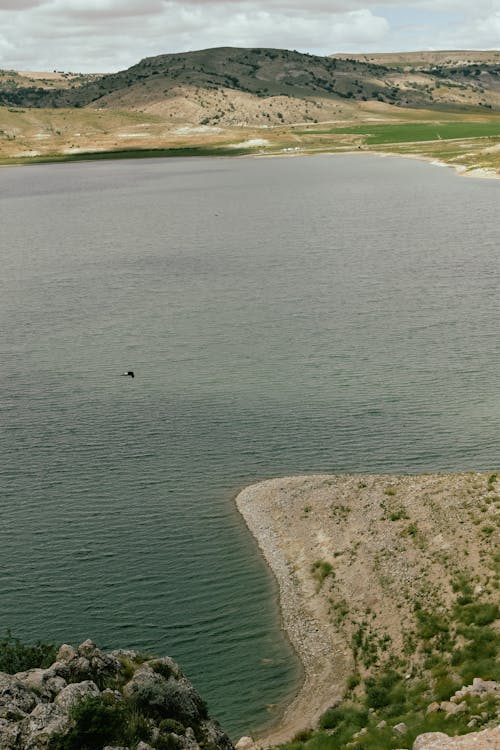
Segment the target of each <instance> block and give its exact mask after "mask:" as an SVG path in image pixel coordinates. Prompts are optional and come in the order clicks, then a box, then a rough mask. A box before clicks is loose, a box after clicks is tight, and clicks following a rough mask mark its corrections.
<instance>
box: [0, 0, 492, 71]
mask: <svg viewBox="0 0 500 750" xmlns="http://www.w3.org/2000/svg"><path fill="white" fill-rule="evenodd" d="M395 14H397V18H398V22H397V24H396V22H395V21H394V20H393V19H394V18H395ZM405 19H407V23H405ZM1 38H3V40H4V41H3V43H0V67H17V68H21V69H30V68H31V69H53V68H58V69H65V70H82V71H83V70H89V71H91V70H95V71H106V70H108V71H111V70H119V69H121V68H124V67H128V66H129V65H132V64H133V63H135V62H137V61H138V60H139V59H140V58H142V57H146V56H151V55H156V54H162V53H166V52H178V51H185V50H189V49H200V48H205V47H213V46H271V47H285V48H291V49H299V50H302V51H308V52H313V53H316V54H329V53H333V52H363V51H391V50H399V49H422V48H429V47H430V46H432V47H433V48H448V49H449V48H450V47H464V46H466V47H472V48H486V47H498V45H499V42H500V0H476V1H475V2H474V3H470V0H467V2H466V0H380V2H378V1H377V0H0V39H1Z"/></svg>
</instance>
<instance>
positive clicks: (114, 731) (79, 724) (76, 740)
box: [49, 694, 127, 750]
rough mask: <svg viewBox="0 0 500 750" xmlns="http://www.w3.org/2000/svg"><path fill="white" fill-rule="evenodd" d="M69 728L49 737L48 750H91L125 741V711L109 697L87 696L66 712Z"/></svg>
mask: <svg viewBox="0 0 500 750" xmlns="http://www.w3.org/2000/svg"><path fill="white" fill-rule="evenodd" d="M70 717H71V719H72V721H73V726H72V727H71V729H70V730H69V732H67V733H66V734H64V735H56V736H53V737H52V738H51V740H50V742H49V748H50V750H95V748H97V747H103V746H104V745H106V744H109V743H114V742H121V741H122V740H125V737H124V729H125V726H126V718H127V717H126V708H125V706H124V705H123V703H121V702H118V701H117V700H116V698H115V697H114V696H112V695H109V694H106V695H96V696H90V697H89V698H86V699H85V700H83V701H80V702H79V703H76V704H75V705H74V706H73V708H72V709H71V711H70Z"/></svg>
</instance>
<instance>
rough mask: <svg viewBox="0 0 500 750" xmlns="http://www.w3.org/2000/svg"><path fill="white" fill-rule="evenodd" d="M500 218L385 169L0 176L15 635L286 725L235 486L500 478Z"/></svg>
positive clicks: (63, 171)
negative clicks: (279, 479) (86, 649)
mask: <svg viewBox="0 0 500 750" xmlns="http://www.w3.org/2000/svg"><path fill="white" fill-rule="evenodd" d="M499 208H500V182H499V181H495V180H474V179H463V178H459V177H457V176H456V175H455V174H454V173H453V172H452V171H451V170H448V169H442V168H441V169H440V168H438V167H436V166H431V165H429V164H426V163H421V162H417V161H413V160H403V159H398V158H380V157H376V156H368V155H359V156H349V155H345V156H317V157H309V158H307V157H303V158H287V159H284V158H283V159H197V158H191V159H163V160H162V159H147V160H130V161H126V160H124V161H109V162H94V163H88V162H87V163H72V164H59V165H38V166H32V167H23V168H5V169H1V170H0V222H1V223H0V226H1V240H0V252H1V264H2V265H1V268H2V272H1V279H0V291H1V294H0V324H1V338H0V351H1V361H2V367H1V372H0V383H1V390H0V397H1V403H0V420H1V433H0V456H1V462H0V482H1V487H2V501H1V502H2V505H1V507H2V522H1V526H0V601H1V610H0V630H1V631H3V632H4V631H5V629H7V628H11V629H12V631H13V633H14V634H15V635H17V636H19V637H21V638H23V639H27V640H36V639H38V638H40V639H43V640H54V641H57V642H71V643H74V644H76V643H79V642H81V641H82V640H84V639H85V638H88V637H91V638H92V639H93V640H94V641H95V642H96V643H97V644H98V645H99V646H100V647H101V648H105V649H111V648H116V647H124V648H125V647H130V648H138V649H141V650H145V651H149V652H154V653H159V654H169V655H171V656H173V657H174V658H175V659H177V660H178V661H179V662H180V663H181V665H182V667H183V669H184V671H185V672H186V674H187V675H188V676H189V677H190V678H191V679H192V680H193V682H194V683H195V684H196V686H197V687H198V688H199V689H200V692H201V693H202V695H203V696H204V697H205V698H206V699H207V701H208V703H209V708H210V710H211V711H212V712H213V713H214V714H215V715H216V716H217V717H218V718H219V720H220V721H221V723H222V724H223V726H224V727H225V728H226V729H227V730H228V731H229V732H230V733H231V734H232V736H233V737H236V738H237V737H238V736H240V735H241V734H242V733H248V732H249V731H251V730H254V729H256V728H258V727H259V726H262V725H263V724H265V723H266V722H268V721H270V720H272V719H273V718H275V717H276V715H277V712H278V711H279V706H280V704H281V703H282V702H283V701H284V700H286V698H287V697H288V696H289V695H290V692H291V691H293V690H294V688H295V686H296V684H297V680H298V679H299V676H300V669H299V665H298V663H297V660H296V659H295V657H294V655H293V653H292V652H291V650H290V647H289V644H288V642H287V641H286V639H285V637H284V636H283V634H282V632H281V630H280V627H279V611H278V603H277V589H276V585H275V582H274V580H273V579H272V578H271V576H270V575H269V572H268V571H267V569H266V567H265V565H264V563H263V561H262V560H261V558H260V556H259V554H258V550H257V548H256V545H255V543H254V541H253V539H252V538H251V537H250V535H249V533H248V532H247V530H246V527H245V526H244V524H243V522H242V520H241V518H240V517H239V515H238V514H237V512H236V510H235V508H234V504H233V498H234V495H235V494H236V493H237V491H238V489H239V488H240V487H242V486H244V485H245V484H248V483H251V482H254V481H257V480H260V479H264V478H268V477H272V476H279V475H288V474H302V473H314V472H357V471H360V472H384V473H385V472H405V473H411V472H424V471H427V472H431V471H452V470H487V469H493V468H497V469H498V468H499V465H498V456H499V436H500V337H499V328H500V315H499V312H500V310H499V306H500V302H499V295H498V289H497V285H498V278H499V270H500V269H499V266H500V259H499V250H498V248H499V247H500V229H499V222H498V214H499ZM129 369H130V370H134V372H135V378H134V379H132V378H129V377H122V376H121V373H123V372H124V371H126V370H129Z"/></svg>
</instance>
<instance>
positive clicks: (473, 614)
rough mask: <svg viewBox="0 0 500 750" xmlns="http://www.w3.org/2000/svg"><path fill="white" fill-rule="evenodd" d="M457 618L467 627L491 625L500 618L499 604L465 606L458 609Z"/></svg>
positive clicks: (487, 603)
mask: <svg viewBox="0 0 500 750" xmlns="http://www.w3.org/2000/svg"><path fill="white" fill-rule="evenodd" d="M455 612H456V617H457V619H459V620H460V621H461V622H463V623H465V624H466V625H478V626H482V625H489V624H490V623H492V622H494V621H495V620H497V619H498V617H499V608H498V604H491V603H489V602H486V603H484V604H465V605H464V606H459V607H456V610H455Z"/></svg>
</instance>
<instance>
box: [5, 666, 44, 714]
mask: <svg viewBox="0 0 500 750" xmlns="http://www.w3.org/2000/svg"><path fill="white" fill-rule="evenodd" d="M39 702H40V701H39V698H38V696H37V695H36V693H35V692H34V691H33V690H32V689H31V688H29V687H28V686H27V685H25V684H24V683H23V682H21V680H19V679H18V678H17V677H16V676H15V675H10V674H3V673H0V706H7V707H9V708H12V710H16V709H19V710H20V711H22V712H24V713H30V711H32V710H33V709H34V708H35V706H36V705H37V703H39Z"/></svg>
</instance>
